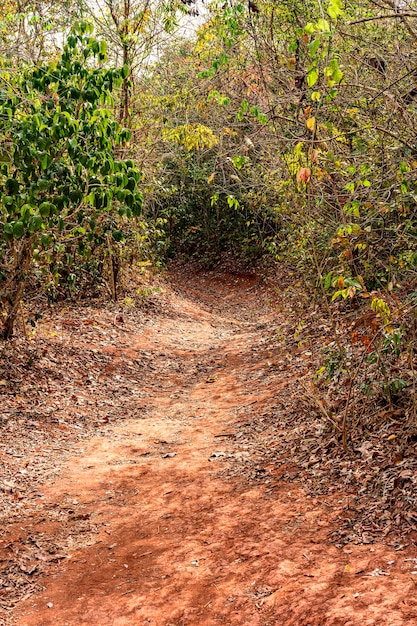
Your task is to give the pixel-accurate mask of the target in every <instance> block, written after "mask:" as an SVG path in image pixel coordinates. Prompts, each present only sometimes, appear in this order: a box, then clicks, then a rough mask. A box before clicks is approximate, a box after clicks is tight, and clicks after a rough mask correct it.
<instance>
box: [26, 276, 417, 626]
mask: <svg viewBox="0 0 417 626" xmlns="http://www.w3.org/2000/svg"><path fill="white" fill-rule="evenodd" d="M257 285H258V278H257V277H256V276H254V275H250V274H248V275H232V274H223V275H221V276H216V275H214V274H201V275H200V276H198V277H195V276H194V277H191V276H187V275H182V276H177V277H176V286H175V290H174V289H173V290H172V292H171V295H170V305H171V309H170V312H169V314H159V315H156V316H155V319H154V320H153V321H152V323H151V324H148V326H147V328H145V330H143V331H141V332H140V333H138V334H137V335H135V336H133V337H132V341H131V343H130V345H128V346H126V347H124V348H123V349H120V350H114V349H112V348H109V347H107V348H103V349H105V350H107V352H108V351H109V350H110V351H111V350H113V351H114V358H115V359H116V360H118V361H119V362H120V360H122V361H123V359H126V360H128V359H130V360H131V359H132V358H134V357H135V355H139V354H141V353H144V352H146V353H147V354H150V355H151V356H152V361H151V369H150V370H148V371H147V372H146V376H145V375H144V378H143V384H142V385H141V391H142V392H143V393H142V398H143V397H144V398H145V402H144V409H143V410H142V412H141V413H140V414H139V416H138V417H135V418H134V419H127V420H125V421H123V422H121V423H119V424H116V425H114V426H112V427H111V428H109V429H108V432H107V435H106V436H101V437H95V438H93V439H91V440H90V441H88V442H87V443H86V444H85V445H84V451H83V453H82V455H77V456H74V457H73V458H72V459H71V460H70V462H69V463H68V464H67V466H66V467H65V469H64V470H63V472H62V475H61V477H60V479H59V480H57V481H56V482H55V483H54V484H52V485H49V486H45V488H44V489H43V492H44V500H45V507H46V508H48V506H52V505H53V504H54V503H59V502H73V503H75V504H74V507H76V511H77V515H80V516H83V515H85V516H86V518H87V517H88V518H89V519H90V520H92V521H93V522H94V524H95V528H96V534H94V535H89V536H88V537H87V540H86V542H85V545H84V546H82V547H80V545H79V543H77V542H75V541H74V545H75V546H76V548H75V549H74V550H73V551H71V549H70V547H71V541H70V540H69V539H70V538H68V541H67V547H68V553H67V555H66V556H67V557H68V558H65V559H62V560H61V561H60V562H59V564H57V565H55V566H54V568H53V569H51V570H50V572H49V574H48V575H47V576H44V578H43V579H42V581H41V582H42V584H43V586H44V591H43V592H42V593H39V594H37V595H34V596H32V597H30V598H29V599H28V600H26V602H24V603H23V604H22V605H21V606H20V607H19V610H18V611H17V612H16V614H15V617H16V623H17V624H18V625H19V626H64V625H68V626H91V625H92V624H97V625H98V626H110V625H112V626H119V625H120V626H122V625H129V626H130V625H131V626H139V625H153V626H174V625H175V626H180V625H183V624H184V625H185V624H190V625H195V626H197V625H198V626H215V625H218V624H227V625H228V626H243V625H248V626H249V625H251V626H257V625H259V626H261V625H263V626H267V625H271V626H272V625H275V624H280V625H281V624H282V625H285V626H307V625H309V626H337V625H340V626H342V625H343V626H348V625H352V626H359V625H360V626H364V625H367V624H369V625H370V624H378V626H383V625H386V626H388V625H389V626H396V625H402V624H406V623H407V624H410V623H416V624H417V613H412V612H413V610H415V607H414V608H413V607H412V606H411V605H410V604H409V603H408V604H407V598H408V594H409V589H410V583H409V581H408V582H407V581H406V580H405V579H402V578H401V575H400V573H398V576H397V577H394V576H392V577H383V576H381V577H373V578H372V577H364V576H361V575H358V574H357V572H362V573H363V572H368V571H371V570H372V568H373V567H377V565H376V564H378V567H381V569H382V561H381V559H382V560H383V559H387V558H389V556H390V555H389V554H388V552H387V549H386V547H384V546H374V547H373V548H372V550H373V551H372V552H370V548H369V546H353V547H352V549H351V550H350V551H347V552H346V551H345V552H342V551H340V550H338V549H336V548H335V547H333V546H330V545H328V544H327V542H326V536H327V533H328V531H329V529H330V528H331V525H332V524H333V523H334V520H335V519H336V518H337V507H336V506H334V507H332V506H325V505H320V504H319V503H317V502H315V503H313V502H312V500H311V499H308V498H307V497H306V494H305V492H304V491H303V489H302V486H300V485H296V484H294V483H291V484H284V483H277V484H276V485H274V489H273V490H272V489H270V490H265V488H264V487H259V488H254V487H245V484H244V481H240V482H239V484H237V483H236V481H235V480H233V479H228V477H227V472H225V471H223V470H224V469H225V468H226V467H227V464H228V463H229V461H231V460H233V462H234V463H238V462H239V459H242V460H245V459H247V458H248V456H249V455H250V450H247V449H244V446H240V445H239V440H238V438H236V437H235V436H234V435H236V424H237V423H238V421H239V419H240V416H243V415H244V416H245V419H248V416H250V412H251V411H255V410H257V411H260V410H262V409H263V407H268V406H270V405H271V404H273V402H274V401H276V399H277V398H278V397H279V395H280V394H282V393H285V386H286V383H287V381H288V380H289V377H287V378H286V377H285V376H284V377H282V375H281V378H280V377H279V374H276V375H272V374H271V375H269V376H264V375H263V373H264V372H265V361H266V355H265V354H264V351H263V349H262V337H263V335H262V332H261V331H262V329H263V328H264V325H265V324H267V323H268V322H269V320H270V317H271V311H270V309H268V307H266V306H264V305H263V304H262V297H261V291H260V290H259V288H258V286H257ZM109 375H111V372H110V373H109ZM106 390H107V388H106ZM134 391H135V390H134V389H132V390H131V394H133V395H132V398H134ZM104 392H106V393H108V391H104V390H103V393H104ZM113 393H114V397H113V400H114V402H115V404H116V406H117V393H118V389H117V381H115V384H114V389H113ZM126 394H128V392H126V390H125V392H124V395H123V397H124V398H125V397H126ZM277 436H279V431H278V430H277ZM220 470H222V471H220ZM61 531H62V529H61ZM51 532H52V530H51ZM407 611H408V613H407ZM407 615H408V617H407ZM410 619H412V620H413V619H415V621H414V622H413V621H411V622H410V621H409V620H410Z"/></svg>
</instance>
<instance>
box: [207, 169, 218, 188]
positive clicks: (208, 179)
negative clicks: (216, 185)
mask: <svg viewBox="0 0 417 626" xmlns="http://www.w3.org/2000/svg"><path fill="white" fill-rule="evenodd" d="M215 176H216V172H213V173H212V174H210V176H209V177H208V178H207V183H208V184H209V185H211V183H212V182H213V181H214V177H215Z"/></svg>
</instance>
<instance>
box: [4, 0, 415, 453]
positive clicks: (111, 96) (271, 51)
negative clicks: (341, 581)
mask: <svg viewBox="0 0 417 626" xmlns="http://www.w3.org/2000/svg"><path fill="white" fill-rule="evenodd" d="M416 18H417V10H416V8H415V6H414V3H413V2H411V1H410V2H409V3H408V2H406V1H404V2H401V3H399V2H396V1H395V0H381V1H380V2H373V1H371V2H370V3H369V2H362V1H361V0H359V1H357V2H354V1H352V2H350V1H348V2H345V3H342V1H341V0H326V1H325V2H324V3H323V2H321V0H308V1H307V2H306V1H303V2H301V0H291V1H289V0H284V1H283V2H281V3H279V4H277V3H275V2H273V1H271V0H259V1H256V2H254V1H253V0H249V2H243V3H242V2H238V1H229V2H225V3H223V2H220V3H218V4H216V3H213V4H212V5H210V7H209V8H207V7H205V6H200V5H199V4H198V3H197V4H194V3H191V4H190V3H189V2H188V1H187V2H181V1H178V3H176V2H175V0H172V1H171V2H168V3H166V2H163V1H162V0H154V1H153V2H151V1H149V0H117V1H116V0H103V1H102V2H97V3H94V2H93V1H88V0H85V1H83V0H61V1H60V2H39V1H38V0H32V1H31V0H25V1H23V2H17V1H15V0H8V1H7V2H6V3H3V5H2V7H1V8H0V135H1V153H0V161H1V163H0V194H1V195H0V221H1V224H0V291H1V302H2V304H1V306H2V319H1V323H2V330H1V334H2V336H3V337H4V338H9V337H10V336H11V335H12V333H13V327H14V322H15V319H16V316H17V314H18V311H19V307H20V303H21V300H22V298H23V299H24V297H25V295H24V290H25V287H26V285H27V284H28V282H29V280H30V283H31V289H34V288H36V289H38V290H43V291H44V292H45V293H46V294H48V296H49V298H51V299H56V298H59V297H66V296H67V295H68V294H70V293H76V292H77V290H80V289H82V290H83V292H84V293H86V292H87V293H88V289H90V290H91V289H92V288H93V287H92V285H93V284H97V283H100V282H102V283H107V284H109V285H110V291H111V293H112V295H113V297H116V288H117V284H116V283H117V276H118V270H119V267H120V265H121V264H122V265H123V263H127V262H128V261H129V262H130V263H135V262H137V261H139V262H142V263H143V262H146V261H152V263H155V262H158V263H164V262H166V260H167V259H168V258H170V257H172V256H175V255H181V256H182V257H186V258H188V257H197V258H198V259H199V260H200V261H202V262H204V263H208V264H210V263H211V264H212V263H214V262H215V260H216V259H218V258H219V255H221V254H222V253H223V252H228V253H229V254H230V253H232V254H233V255H235V256H236V257H237V258H239V259H240V261H242V260H244V261H246V262H251V260H253V259H254V258H257V257H260V256H263V255H265V256H266V257H267V258H269V259H271V262H272V260H273V261H274V262H276V261H279V262H281V263H285V264H288V265H290V266H292V267H294V268H296V269H297V272H298V276H300V277H302V278H303V280H304V281H305V285H306V290H307V291H308V293H309V294H310V298H311V299H312V300H313V299H315V300H316V301H319V302H320V303H322V305H323V306H324V307H326V308H327V312H328V315H329V316H330V318H331V319H332V320H333V326H334V349H333V351H332V352H331V353H328V354H327V355H326V356H325V357H324V358H323V367H322V368H321V370H319V371H318V372H317V373H316V383H317V384H319V385H322V386H325V385H333V388H335V387H336V386H338V387H339V390H340V388H342V389H343V397H344V398H345V400H346V409H345V411H344V413H343V415H342V418H341V422H340V425H339V426H340V429H341V431H342V436H343V437H342V438H343V443H344V445H345V447H347V445H348V439H349V423H351V420H352V415H351V408H350V407H351V403H352V396H353V395H354V394H356V396H357V395H358V394H362V393H365V395H366V396H367V397H372V398H377V401H378V402H380V403H381V404H385V405H386V406H388V407H389V408H390V409H392V408H393V407H394V405H396V406H399V407H401V408H402V410H403V419H404V420H406V421H407V423H409V424H412V423H415V421H416V404H415V402H416V400H415V393H414V391H415V378H416V377H415V349H416V315H415V308H416V305H417V281H416V265H417V245H416V243H417V242H416V234H417V230H416V229H417V215H416V209H417V184H416V173H417V118H416V109H417V83H416V81H417V56H416V49H417V48H416V44H417V22H416ZM74 24H75V25H74ZM61 42H64V43H61ZM86 286H87V291H86ZM341 312H342V313H344V314H346V313H349V315H350V314H351V313H352V312H353V313H355V312H356V314H355V316H354V322H353V325H351V326H350V327H349V328H348V325H347V324H345V325H340V313H341ZM330 417H331V416H330Z"/></svg>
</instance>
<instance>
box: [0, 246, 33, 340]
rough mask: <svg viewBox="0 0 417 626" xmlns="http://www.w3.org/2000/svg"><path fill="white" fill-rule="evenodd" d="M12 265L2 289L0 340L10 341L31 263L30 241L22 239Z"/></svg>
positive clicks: (15, 248)
mask: <svg viewBox="0 0 417 626" xmlns="http://www.w3.org/2000/svg"><path fill="white" fill-rule="evenodd" d="M13 257H14V259H13V265H12V268H11V270H10V273H9V276H8V278H7V279H6V284H5V289H4V292H5V293H4V302H5V303H4V306H3V327H2V329H1V331H0V338H2V339H6V340H7V339H10V338H11V337H12V335H13V330H14V324H15V321H16V317H17V316H18V314H19V307H20V302H21V300H22V297H23V293H24V291H25V287H26V283H27V279H28V272H29V269H30V266H31V263H32V239H24V240H23V241H21V242H20V246H19V247H14V250H13Z"/></svg>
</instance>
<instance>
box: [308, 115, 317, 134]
mask: <svg viewBox="0 0 417 626" xmlns="http://www.w3.org/2000/svg"><path fill="white" fill-rule="evenodd" d="M306 126H307V128H308V130H310V131H311V132H312V133H314V132H315V130H316V118H315V117H314V116H313V117H309V118H308V120H306Z"/></svg>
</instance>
